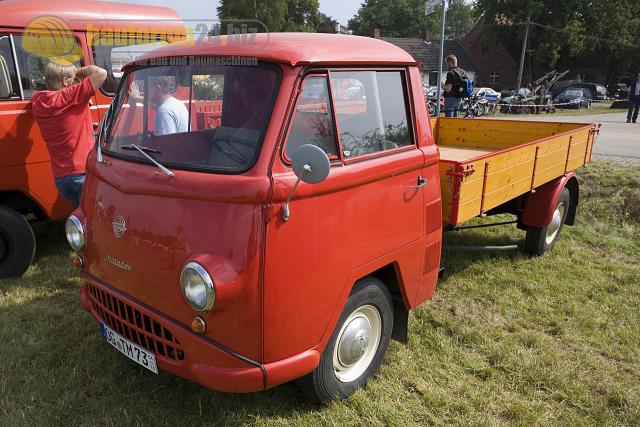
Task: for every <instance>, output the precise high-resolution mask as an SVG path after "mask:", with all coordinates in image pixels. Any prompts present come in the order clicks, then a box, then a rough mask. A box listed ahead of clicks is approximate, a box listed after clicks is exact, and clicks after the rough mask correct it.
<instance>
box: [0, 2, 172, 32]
mask: <svg viewBox="0 0 640 427" xmlns="http://www.w3.org/2000/svg"><path fill="white" fill-rule="evenodd" d="M0 15H2V20H1V21H0V28H1V27H9V28H11V27H13V28H24V27H26V26H27V25H29V23H30V22H31V21H33V20H34V19H35V18H39V17H43V16H55V17H57V18H61V19H62V20H64V21H65V22H66V23H67V25H68V26H69V27H70V28H71V29H72V30H75V31H86V30H87V29H88V28H90V27H89V26H90V25H92V26H93V27H98V28H100V27H104V26H116V27H123V28H127V27H128V26H129V25H132V24H135V25H136V26H140V27H144V26H145V22H144V21H153V26H155V27H157V26H158V25H161V24H162V25H168V26H170V27H173V26H175V25H177V24H179V25H183V23H182V22H178V21H181V18H180V15H179V14H178V13H177V12H176V11H174V10H173V9H170V8H168V7H159V6H144V5H132V4H127V3H114V2H106V1H95V0H83V1H80V2H79V1H74V0H54V1H51V0H2V1H0ZM163 20H165V22H162V21H163ZM158 21H161V22H158ZM146 26H151V23H149V24H147V25H146Z"/></svg>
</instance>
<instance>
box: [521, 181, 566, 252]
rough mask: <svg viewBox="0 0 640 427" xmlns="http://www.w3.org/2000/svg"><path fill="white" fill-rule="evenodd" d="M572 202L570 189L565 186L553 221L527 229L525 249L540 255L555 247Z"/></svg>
mask: <svg viewBox="0 0 640 427" xmlns="http://www.w3.org/2000/svg"><path fill="white" fill-rule="evenodd" d="M570 202H571V197H570V195H569V189H568V188H566V187H565V188H563V189H562V193H560V198H559V199H558V203H557V204H556V208H555V210H554V211H553V217H552V219H551V223H550V224H549V225H545V226H544V227H529V228H528V229H527V236H526V238H525V249H526V251H527V253H529V254H531V255H536V256H540V255H542V254H544V253H545V252H548V251H550V250H551V249H553V246H554V245H555V243H556V241H557V240H558V236H560V231H561V230H562V226H563V225H564V221H565V219H566V218H567V212H568V211H569V203H570Z"/></svg>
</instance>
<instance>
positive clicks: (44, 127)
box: [32, 62, 107, 209]
mask: <svg viewBox="0 0 640 427" xmlns="http://www.w3.org/2000/svg"><path fill="white" fill-rule="evenodd" d="M44 77H45V82H46V83H47V88H48V89H49V90H46V91H42V92H36V93H34V94H33V100H32V109H33V115H34V117H35V120H36V123H37V124H38V126H39V127H40V133H41V134H42V138H43V139H44V141H45V143H46V144H47V150H48V151H49V155H50V156H51V168H52V169H53V176H54V178H55V183H56V187H57V188H58V191H60V194H62V197H64V198H65V199H67V200H68V201H69V203H71V206H73V208H74V209H76V208H77V207H78V206H79V205H80V196H81V194H82V186H83V185H84V176H85V163H86V162H87V155H88V154H89V152H90V151H91V149H92V148H93V124H92V120H91V112H90V111H89V101H90V100H91V97H93V95H94V94H95V93H96V90H98V89H99V88H100V87H101V86H102V84H103V83H104V81H105V80H106V79H107V72H106V71H105V70H103V69H102V68H100V67H96V66H95V65H89V66H87V67H83V68H80V69H77V68H76V67H75V66H74V65H73V64H60V63H56V62H50V63H48V64H47V66H46V67H45V70H44ZM76 79H81V81H80V82H78V83H76Z"/></svg>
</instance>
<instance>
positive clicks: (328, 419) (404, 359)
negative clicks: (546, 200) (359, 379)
mask: <svg viewBox="0 0 640 427" xmlns="http://www.w3.org/2000/svg"><path fill="white" fill-rule="evenodd" d="M580 177H581V181H582V194H581V198H582V203H581V205H580V208H579V213H578V221H577V222H578V224H577V225H576V226H574V227H566V228H564V229H563V232H562V236H561V238H560V240H559V242H558V244H557V246H556V248H555V249H554V251H553V252H552V253H550V254H547V255H545V256H544V257H541V258H529V257H526V256H524V255H520V254H519V253H507V254H494V255H490V254H481V253H459V252H458V253H445V258H444V265H445V266H446V268H447V276H446V278H445V279H444V280H442V281H441V282H440V283H439V285H438V290H437V291H436V295H435V297H434V299H433V300H431V301H429V302H428V303H426V304H424V305H423V306H422V307H421V308H419V309H418V310H416V311H415V312H413V313H412V315H411V318H410V342H409V345H408V346H403V345H400V344H398V343H393V344H392V345H391V347H390V350H389V353H388V355H387V358H386V360H385V362H384V364H383V366H382V369H381V372H380V374H379V376H378V377H377V378H376V379H375V380H373V381H371V382H370V383H369V386H368V388H367V389H366V390H361V391H359V392H358V393H356V394H355V395H354V396H352V397H351V398H350V399H348V400H347V401H343V402H335V403H332V404H330V405H327V406H315V405H312V404H310V403H309V402H308V401H307V400H306V399H305V397H304V395H303V394H302V392H301V391H299V390H298V389H297V387H296V386H294V385H291V384H287V385H284V386H280V387H277V388H275V389H272V390H268V391H265V392H262V393H255V394H248V395H229V394H222V393H216V392H212V391H208V390H205V389H202V388H201V387H199V386H197V385H195V384H193V383H190V382H188V381H185V380H182V379H180V378H177V377H173V376H171V375H168V374H166V373H163V372H161V373H160V374H159V375H157V376H156V375H154V374H152V373H150V372H148V371H145V370H144V369H142V368H139V367H137V365H135V364H134V363H133V362H131V361H129V360H128V359H126V358H125V357H124V356H122V355H120V354H119V353H117V352H116V351H115V350H114V349H112V348H110V347H108V346H107V344H105V343H104V342H102V341H101V339H100V336H99V333H98V328H97V325H96V322H95V321H94V320H93V318H92V317H90V316H89V314H87V313H86V312H85V311H84V310H83V309H82V308H81V305H80V302H79V299H78V285H79V283H80V281H79V279H78V278H77V277H76V273H75V272H74V271H73V270H72V269H71V267H70V266H69V257H70V251H69V250H68V249H67V245H66V242H65V241H64V236H63V226H62V224H60V223H49V224H38V225H37V226H36V233H37V236H38V239H39V242H40V243H39V247H38V253H37V260H36V263H35V265H34V266H33V267H32V268H31V269H30V270H29V271H28V273H27V274H26V276H25V277H24V278H22V279H12V280H5V281H2V282H0V343H1V345H0V358H1V360H2V362H1V363H0V425H2V426H14V425H25V426H26V425H29V426H31V425H36V426H39V425H61V426H75V425H83V426H92V425H99V426H107V425H149V426H159V425H172V426H174V425H235V424H243V425H247V424H249V425H278V426H280V425H296V426H298V425H331V426H337V425H367V426H368V425H402V426H413V425H429V424H440V425H442V424H473V425H477V424H489V425H494V424H517V425H526V426H529V425H533V424H545V425H640V286H639V285H640V177H639V176H638V173H637V169H636V168H634V167H630V166H622V165H615V164H609V163H594V164H592V165H590V166H589V167H588V168H585V169H583V170H582V171H581V172H580ZM492 220H495V221H504V220H505V218H504V217H502V218H501V217H497V218H494V219H492ZM523 237H524V233H523V232H521V231H518V230H516V229H515V228H514V227H512V226H501V227H496V228H490V229H479V230H467V231H461V232H455V233H448V234H447V235H446V243H447V244H448V245H461V244H496V245H507V244H513V243H514V242H520V241H521V240H522V239H523Z"/></svg>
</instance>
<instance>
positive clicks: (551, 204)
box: [520, 172, 579, 227]
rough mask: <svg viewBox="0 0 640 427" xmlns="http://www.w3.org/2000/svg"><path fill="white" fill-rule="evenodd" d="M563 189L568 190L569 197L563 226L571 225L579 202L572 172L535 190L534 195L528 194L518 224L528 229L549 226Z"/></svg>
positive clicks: (576, 180) (576, 182)
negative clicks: (526, 226) (569, 200)
mask: <svg viewBox="0 0 640 427" xmlns="http://www.w3.org/2000/svg"><path fill="white" fill-rule="evenodd" d="M565 187H567V188H568V189H569V194H570V197H571V202H570V204H569V211H568V212H567V218H566V219H565V224H567V225H573V224H574V222H575V218H576V209H577V207H578V201H579V189H578V178H577V176H576V174H575V173H573V172H570V173H568V174H566V175H564V176H561V177H560V178H557V179H555V180H553V181H551V182H548V183H546V184H544V185H542V186H540V187H538V188H536V190H535V192H534V193H529V194H528V195H527V197H526V198H525V201H524V208H523V211H522V215H521V216H520V222H521V223H522V224H524V225H528V226H530V227H544V226H546V225H549V224H550V223H551V219H552V218H553V211H554V210H555V207H556V204H557V203H558V199H559V198H560V193H562V190H563V189H564V188H565Z"/></svg>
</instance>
